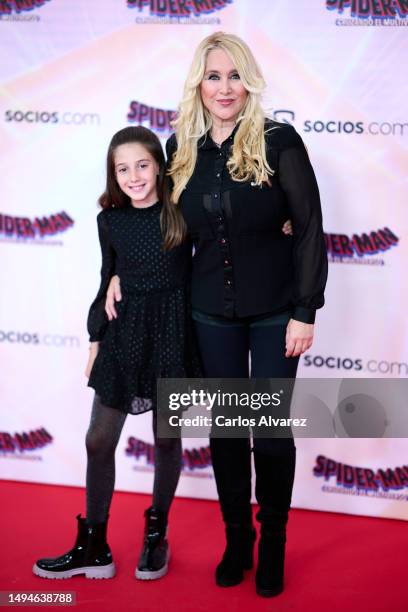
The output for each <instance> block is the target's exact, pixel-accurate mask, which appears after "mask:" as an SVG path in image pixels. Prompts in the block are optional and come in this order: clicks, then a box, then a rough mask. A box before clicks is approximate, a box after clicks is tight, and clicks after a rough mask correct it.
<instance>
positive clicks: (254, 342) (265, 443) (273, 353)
mask: <svg viewBox="0 0 408 612" xmlns="http://www.w3.org/2000/svg"><path fill="white" fill-rule="evenodd" d="M193 318H194V322H195V327H196V332H197V338H198V343H199V347H200V351H201V357H202V361H203V367H204V374H205V376H206V377H208V378H248V377H249V375H251V377H252V378H291V379H295V377H296V371H297V366H298V362H299V358H298V357H285V337H286V326H287V322H288V321H289V318H290V313H283V314H280V315H275V316H274V317H270V318H262V317H247V318H245V319H232V320H231V319H223V318H222V317H212V316H210V317H209V316H208V315H205V314H203V313H199V312H198V313H197V312H195V313H194V314H193ZM249 353H250V355H251V372H249ZM253 445H254V453H259V454H261V455H263V456H268V457H269V458H270V459H269V463H270V465H271V466H272V467H271V470H272V469H273V465H274V463H275V464H276V465H278V464H279V465H280V466H282V462H283V464H285V465H286V464H287V465H288V467H289V466H290V469H288V470H287V478H285V482H283V488H285V486H286V489H289V490H286V491H282V492H281V493H280V492H279V491H275V495H277V496H279V495H281V496H284V497H285V499H290V495H291V489H292V485H293V475H294V467H295V460H294V456H295V450H296V449H295V444H294V441H293V438H256V437H255V438H254V440H253ZM210 448H211V455H212V462H213V468H214V475H215V480H216V484H217V490H218V495H219V499H220V504H221V509H222V512H223V515H224V520H225V521H226V522H238V521H243V520H244V521H245V520H249V517H250V515H251V505H250V499H251V454H250V453H251V448H250V441H249V438H231V439H228V438H214V437H210ZM258 478H262V480H263V481H265V478H266V475H265V474H262V475H261V474H258V473H257V480H258ZM271 478H272V474H271ZM259 485H260V486H261V487H262V489H263V490H265V489H266V488H267V485H266V484H265V482H259ZM281 488H282V487H281ZM258 501H259V500H258Z"/></svg>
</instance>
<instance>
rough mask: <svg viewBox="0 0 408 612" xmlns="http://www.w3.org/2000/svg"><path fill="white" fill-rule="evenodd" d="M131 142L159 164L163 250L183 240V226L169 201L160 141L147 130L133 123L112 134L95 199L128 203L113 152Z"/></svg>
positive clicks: (121, 204) (110, 203) (113, 204)
mask: <svg viewBox="0 0 408 612" xmlns="http://www.w3.org/2000/svg"><path fill="white" fill-rule="evenodd" d="M132 142H137V143H138V144H140V145H142V146H143V147H144V148H145V149H146V150H147V151H148V152H149V153H150V155H151V156H152V157H153V159H154V160H155V161H156V162H157V164H158V166H159V175H158V177H157V196H158V199H159V200H160V201H161V202H163V208H162V211H161V213H160V227H161V231H162V234H163V249H164V250H165V251H168V250H169V249H171V248H173V247H175V246H178V245H179V244H181V243H182V242H183V240H184V238H185V235H186V225H185V222H184V219H183V217H182V215H181V212H180V210H179V208H178V207H177V206H175V205H174V204H172V203H171V202H170V191H171V189H170V181H169V179H168V178H167V177H165V169H166V162H165V158H164V153H163V149H162V146H161V144H160V140H159V139H158V137H157V136H156V134H154V133H153V132H152V131H151V130H149V129H147V128H145V127H143V126H142V125H136V126H129V127H126V128H123V129H122V130H119V132H116V134H114V136H113V138H112V140H111V141H110V143H109V148H108V154H107V157H106V187H105V191H104V192H103V194H102V195H101V196H100V198H99V199H98V202H99V204H100V206H101V207H102V208H123V207H124V206H128V205H129V204H130V198H129V196H127V195H126V194H125V193H124V192H123V191H122V190H121V188H120V187H119V185H118V182H117V180H116V173H115V161H114V155H115V151H116V149H117V148H118V147H119V146H121V145H124V144H129V143H132Z"/></svg>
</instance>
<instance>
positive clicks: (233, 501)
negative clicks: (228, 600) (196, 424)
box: [210, 438, 256, 587]
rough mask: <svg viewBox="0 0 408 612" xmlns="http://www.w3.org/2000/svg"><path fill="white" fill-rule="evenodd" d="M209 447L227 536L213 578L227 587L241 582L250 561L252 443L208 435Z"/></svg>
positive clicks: (252, 541)
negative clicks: (221, 556)
mask: <svg viewBox="0 0 408 612" xmlns="http://www.w3.org/2000/svg"><path fill="white" fill-rule="evenodd" d="M210 448H211V457H212V463H213V469H214V476H215V481H216V484H217V491H218V496H219V500H220V505H221V512H222V516H223V519H224V522H225V533H226V540H227V545H226V548H225V551H224V555H223V558H222V560H221V562H220V563H219V564H218V566H217V569H216V572H215V579H216V583H217V584H218V586H224V587H229V586H235V585H236V584H239V583H240V582H242V580H243V577H244V569H251V567H252V564H253V547H254V541H255V537H256V535H255V529H254V527H253V525H252V506H251V447H250V443H249V439H244V438H236V439H225V438H210Z"/></svg>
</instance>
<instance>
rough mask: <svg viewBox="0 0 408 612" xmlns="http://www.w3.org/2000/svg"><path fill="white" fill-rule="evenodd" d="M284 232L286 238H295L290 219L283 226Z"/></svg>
mask: <svg viewBox="0 0 408 612" xmlns="http://www.w3.org/2000/svg"><path fill="white" fill-rule="evenodd" d="M282 232H283V233H284V234H285V235H286V236H293V227H292V221H291V220H290V219H288V220H287V221H285V223H284V224H283V225H282Z"/></svg>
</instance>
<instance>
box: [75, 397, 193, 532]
mask: <svg viewBox="0 0 408 612" xmlns="http://www.w3.org/2000/svg"><path fill="white" fill-rule="evenodd" d="M126 416H127V414H126V413H124V412H121V411H120V410H117V409H116V408H110V407H109V406H105V405H104V404H102V403H101V402H100V400H99V398H98V396H96V395H95V399H94V402H93V406H92V413H91V421H90V424H89V429H88V432H87V434H86V451H87V456H88V463H87V471H86V514H87V521H88V523H90V524H97V523H101V522H103V521H105V520H106V519H107V516H108V514H109V507H110V503H111V499H112V495H113V489H114V486H115V450H116V447H117V444H118V442H119V438H120V434H121V432H122V429H123V425H124V423H125V420H126ZM156 426H157V422H156V415H155V413H154V412H153V434H154V441H155V446H154V465H155V469H154V484H153V502H152V504H153V506H154V507H155V508H157V510H161V511H162V512H168V511H169V509H170V505H171V502H172V501H173V498H174V494H175V491H176V488H177V484H178V481H179V477H180V471H181V456H182V449H181V440H180V439H170V438H158V437H157V434H156Z"/></svg>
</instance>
